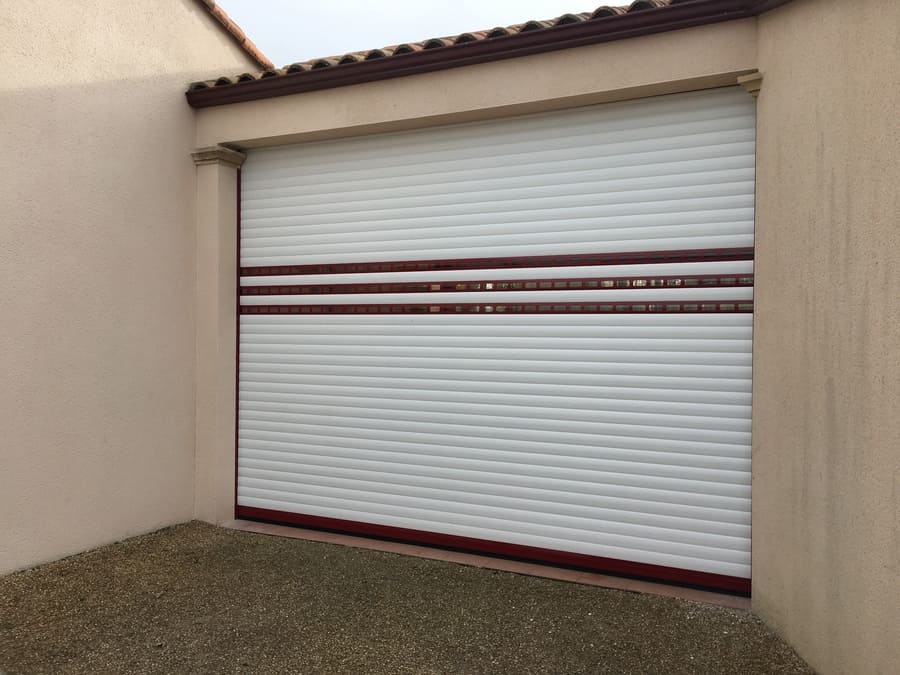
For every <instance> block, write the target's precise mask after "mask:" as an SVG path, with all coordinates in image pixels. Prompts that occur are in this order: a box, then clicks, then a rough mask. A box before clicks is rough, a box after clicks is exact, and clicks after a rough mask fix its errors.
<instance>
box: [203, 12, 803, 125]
mask: <svg viewBox="0 0 900 675" xmlns="http://www.w3.org/2000/svg"><path fill="white" fill-rule="evenodd" d="M671 2H672V4H668V5H664V6H657V7H654V8H652V9H643V10H641V11H633V12H627V13H624V14H616V15H612V16H603V17H600V18H595V19H592V20H590V21H584V22H581V23H570V24H564V25H556V26H552V27H547V28H543V29H539V30H531V31H527V32H520V33H516V34H512V35H503V36H498V37H488V38H486V39H481V40H476V41H472V42H466V43H462V44H451V45H447V46H443V47H440V48H437V49H422V50H419V51H410V52H408V53H402V54H394V55H393V56H390V57H387V58H378V59H372V60H362V61H355V62H348V63H338V64H336V65H332V66H330V67H328V68H319V69H311V70H303V71H300V72H289V71H287V72H280V71H277V70H274V69H268V70H267V71H266V72H264V73H262V75H261V76H260V77H259V78H258V79H247V80H246V81H244V80H239V81H237V82H230V81H229V80H228V79H227V78H220V80H219V81H218V82H217V83H216V84H215V85H213V86H210V85H209V84H208V83H205V82H201V83H195V84H194V85H192V86H191V88H190V89H189V90H188V91H187V93H186V97H187V101H188V104H189V105H191V106H192V107H194V108H205V107H210V106H219V105H227V104H230V103H240V102H244V101H255V100H259V99H265V98H274V97H277V96H288V95H291V94H299V93H303V92H308V91H316V90H319V89H331V88H335V87H342V86H347V85H351V84H361V83H364V82H373V81H376V80H385V79H390V78H394V77H403V76H405V75H416V74H420V73H427V72H432V71H436V70H445V69H449V68H458V67H461V66H468V65H474V64H478V63H487V62H490V61H499V60H503V59H510V58H516V57H519V56H528V55H531V54H539V53H542V52H549V51H556V50H561V49H570V48H573V47H582V46H585V45H591V44H598V43H602V42H611V41H614V40H622V39H625V38H631V37H640V36H643V35H651V34H654V33H662V32H667V31H672V30H679V29H682V28H691V27H694V26H702V25H707V24H712V23H718V22H722V21H731V20H734V19H743V18H748V17H754V16H757V15H759V14H762V13H764V12H767V11H769V10H771V9H775V8H776V7H779V6H781V5H785V4H787V3H789V2H791V0H671Z"/></svg>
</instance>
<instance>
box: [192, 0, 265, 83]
mask: <svg viewBox="0 0 900 675" xmlns="http://www.w3.org/2000/svg"><path fill="white" fill-rule="evenodd" d="M197 2H199V3H200V4H201V5H203V7H204V8H205V9H206V11H207V12H209V14H210V15H211V16H212V17H213V18H214V19H215V20H216V22H217V23H218V24H219V25H220V26H221V27H222V28H224V29H225V32H227V33H228V35H229V36H230V37H231V39H232V40H233V41H234V42H236V43H237V45H238V47H240V48H241V49H243V50H244V52H246V54H247V55H248V56H249V57H250V58H251V59H253V60H254V61H255V62H256V63H257V64H259V67H260V68H263V69H266V70H267V69H269V68H274V67H275V64H274V63H272V62H271V61H270V60H269V58H268V57H267V56H266V55H265V54H263V53H262V51H260V49H259V47H257V46H256V45H255V44H253V41H252V40H251V39H250V38H248V37H247V34H246V33H244V31H243V30H241V27H240V26H238V25H237V24H236V23H235V22H234V19H232V18H231V17H230V16H228V14H227V13H226V12H225V10H224V9H222V8H221V7H219V6H218V5H217V4H216V2H215V0H197Z"/></svg>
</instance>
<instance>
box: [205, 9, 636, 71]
mask: <svg viewBox="0 0 900 675" xmlns="http://www.w3.org/2000/svg"><path fill="white" fill-rule="evenodd" d="M218 4H219V6H220V7H222V8H223V9H224V10H225V11H226V12H228V14H229V16H231V18H232V19H234V20H235V21H236V22H237V23H238V25H239V26H240V27H241V28H243V29H244V32H245V33H247V35H248V36H249V37H250V39H251V40H253V42H254V43H256V46H257V47H259V48H260V49H261V50H262V52H263V53H264V54H265V55H266V56H268V57H269V58H270V59H271V60H272V61H274V62H275V65H276V66H284V65H287V64H288V63H293V62H295V61H305V60H307V59H311V58H315V57H318V56H332V55H338V54H344V53H346V52H353V51H361V50H364V49H374V48H375V47H385V46H387V45H394V44H399V43H401V42H415V41H420V40H427V39H428V38H432V37H443V36H446V35H456V34H458V33H465V32H466V31H473V30H482V29H485V28H493V27H494V26H508V25H509V24H513V23H524V22H525V21H527V20H529V19H550V18H553V17H556V16H559V15H560V14H565V13H566V12H589V11H593V10H594V9H596V8H597V7H599V6H600V5H602V4H604V3H603V2H602V1H600V0H594V1H588V2H585V1H584V0H218ZM611 4H618V3H611ZM621 4H627V3H625V2H623V3H621Z"/></svg>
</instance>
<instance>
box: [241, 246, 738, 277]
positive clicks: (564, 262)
mask: <svg viewBox="0 0 900 675" xmlns="http://www.w3.org/2000/svg"><path fill="white" fill-rule="evenodd" d="M731 260H753V247H752V246H742V247H736V248H702V249H687V250H675V251H629V252H623V253H574V254H568V255H539V256H511V257H505V258H458V259H448V260H434V259H431V260H397V261H386V262H355V263H325V264H321V265H270V266H256V267H242V268H241V276H243V277H269V276H273V277H274V276H285V275H288V274H296V275H301V274H354V273H368V272H435V271H446V270H477V269H522V268H530V267H573V266H576V265H585V266H587V265H639V264H661V263H676V262H681V263H690V262H725V261H731Z"/></svg>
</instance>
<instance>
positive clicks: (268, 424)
mask: <svg viewBox="0 0 900 675" xmlns="http://www.w3.org/2000/svg"><path fill="white" fill-rule="evenodd" d="M754 127H755V113H754V103H753V99H752V98H750V97H749V96H748V95H747V94H746V93H745V92H743V91H742V90H739V89H736V88H728V89H718V90H711V91H706V92H695V93H690V94H680V95H675V96H665V97H658V98H652V99H644V100H639V101H631V102H626V103H615V104H606V105H601V106H591V107H584V108H578V109H573V110H567V111H563V112H552V113H544V114H539V115H531V116H525V117H519V118H512V119H504V120H495V121H489V122H478V123H470V124H463V125H455V126H447V127H440V128H431V129H426V130H418V131H410V132H401V133H395V134H384V135H378V136H368V137H359V138H350V139H342V140H336V141H335V140H332V141H322V142H317V143H309V144H302V145H295V146H289V147H278V148H271V149H262V150H254V151H251V152H250V153H249V156H248V159H247V161H246V163H245V165H244V168H243V170H242V189H241V199H242V202H241V262H240V264H241V316H240V354H239V359H240V367H239V413H238V414H239V423H238V427H239V428H238V489H237V507H236V513H237V515H238V516H241V517H250V518H262V519H269V520H276V521H282V522H291V523H299V524H306V525H312V526H318V527H329V528H334V529H341V530H348V531H354V532H361V533H365V534H371V535H380V536H390V537H397V538H401V539H409V540H415V541H421V542H425V543H432V544H439V545H445V546H455V547H461V548H468V549H474V550H481V551H488V552H493V553H501V554H507V555H512V556H517V557H524V558H532V559H539V560H546V561H550V562H556V563H562V564H568V565H577V566H580V567H588V568H592V569H600V570H607V571H612V572H621V573H628V574H636V575H639V576H648V577H654V578H660V579H668V580H672V581H677V582H683V583H692V584H700V585H705V586H711V587H718V588H724V589H729V590H734V591H739V592H741V591H742V592H746V591H748V590H749V577H750V386H751V362H750V359H751V329H752V284H753V274H752V273H753V261H752V251H753V248H752V247H753V196H754V147H755V140H754Z"/></svg>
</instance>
